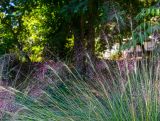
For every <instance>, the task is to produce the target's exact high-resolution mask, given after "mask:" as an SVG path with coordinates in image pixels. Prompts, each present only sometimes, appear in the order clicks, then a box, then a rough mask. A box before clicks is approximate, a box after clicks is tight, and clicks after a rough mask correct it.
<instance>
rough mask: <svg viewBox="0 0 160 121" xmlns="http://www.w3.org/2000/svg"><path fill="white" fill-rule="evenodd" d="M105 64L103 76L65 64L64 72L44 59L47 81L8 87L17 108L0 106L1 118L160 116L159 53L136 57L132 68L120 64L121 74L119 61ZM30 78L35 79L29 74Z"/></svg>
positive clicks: (119, 120)
mask: <svg viewBox="0 0 160 121" xmlns="http://www.w3.org/2000/svg"><path fill="white" fill-rule="evenodd" d="M124 64H125V65H124V67H129V66H128V65H127V64H128V63H127V62H125V63H124ZM93 65H94V64H93ZM104 65H105V66H106V68H105V69H106V70H105V71H103V74H105V73H106V74H107V73H109V74H107V75H108V76H107V77H108V79H107V78H105V77H103V78H96V76H95V77H94V78H92V79H91V78H89V77H85V76H81V75H80V74H79V73H78V72H77V71H76V70H75V69H73V68H72V69H70V68H69V67H68V66H67V65H65V64H64V67H65V70H67V72H68V73H67V75H65V77H64V75H61V74H60V73H59V72H58V71H57V70H55V68H53V67H51V66H50V65H48V66H47V67H48V69H49V72H47V74H46V75H47V77H48V79H50V82H47V80H43V83H32V84H31V85H32V87H33V88H32V89H31V88H26V89H23V90H21V91H18V89H17V90H16V89H11V88H10V90H11V91H10V92H12V93H13V92H14V93H13V95H14V104H15V105H16V106H17V109H16V110H15V111H11V112H9V111H6V110H4V112H3V113H5V115H3V117H2V120H4V121H5V120H15V121H159V118H160V101H159V98H160V90H159V86H160V62H159V58H157V57H156V59H155V58H153V59H151V60H147V59H144V60H141V61H139V62H136V63H135V65H134V67H132V71H130V70H129V68H126V69H125V70H124V71H125V72H124V73H125V74H122V71H121V68H120V66H117V68H116V69H113V68H112V67H111V66H109V65H108V63H104ZM92 67H93V68H94V66H92ZM93 70H94V71H95V72H94V75H97V76H98V75H101V76H102V75H103V74H102V72H100V71H98V70H96V68H94V69H93ZM40 75H41V74H40ZM51 75H52V76H51ZM53 75H54V76H53ZM109 76H110V77H109ZM45 79H46V78H45ZM30 81H32V82H34V81H35V80H34V78H32V79H30ZM36 81H38V80H36ZM39 81H40V80H39ZM40 82H41V81H40ZM45 83H46V84H45ZM33 85H34V86H33ZM40 85H41V86H40ZM7 89H8V90H9V88H7ZM29 89H30V90H29ZM33 93H34V94H33Z"/></svg>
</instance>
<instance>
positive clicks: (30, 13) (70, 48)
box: [0, 0, 160, 70]
mask: <svg viewBox="0 0 160 121" xmlns="http://www.w3.org/2000/svg"><path fill="white" fill-rule="evenodd" d="M159 4H160V3H159V1H157V0H134V1H132V0H113V1H110V0H97V1H95V0H49V1H45V0H30V1H27V0H16V1H15V0H1V1H0V55H2V54H5V53H17V56H18V57H19V58H20V59H21V60H22V61H33V62H38V61H42V60H43V59H44V58H46V57H47V58H50V57H59V58H61V59H65V58H72V59H71V60H73V61H74V62H75V65H77V67H78V66H79V65H81V67H82V68H80V70H83V68H84V67H85V62H86V58H87V57H86V54H88V55H89V57H90V58H91V59H93V58H94V57H95V56H97V54H100V53H102V52H103V51H104V50H105V49H107V48H110V49H111V47H112V46H113V44H114V43H116V42H118V43H120V45H121V46H122V48H123V49H124V48H129V47H130V46H135V45H136V43H143V42H144V41H146V40H147V38H148V37H149V36H151V35H153V34H156V33H159V29H160V27H159V23H160V18H159V16H160V5H159ZM125 38H132V40H131V41H129V42H125V44H124V41H123V40H124V39H125Z"/></svg>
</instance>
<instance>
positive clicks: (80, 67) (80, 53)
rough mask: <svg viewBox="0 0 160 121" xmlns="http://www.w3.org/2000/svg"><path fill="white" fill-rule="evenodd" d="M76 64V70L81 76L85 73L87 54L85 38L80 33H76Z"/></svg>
mask: <svg viewBox="0 0 160 121" xmlns="http://www.w3.org/2000/svg"><path fill="white" fill-rule="evenodd" d="M74 36H75V40H74V62H75V68H76V69H77V71H78V72H79V73H80V74H84V73H85V52H84V43H83V38H82V37H81V34H80V32H78V31H75V32H74Z"/></svg>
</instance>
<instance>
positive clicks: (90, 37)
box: [86, 0, 98, 76]
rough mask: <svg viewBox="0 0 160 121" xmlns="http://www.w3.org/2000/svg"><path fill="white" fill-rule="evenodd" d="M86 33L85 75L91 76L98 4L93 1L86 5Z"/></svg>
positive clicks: (90, 0)
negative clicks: (87, 12)
mask: <svg viewBox="0 0 160 121" xmlns="http://www.w3.org/2000/svg"><path fill="white" fill-rule="evenodd" d="M88 10H89V14H88V26H87V28H88V33H87V49H86V50H87V54H88V57H87V60H88V61H87V62H88V63H87V69H86V73H87V75H88V76H92V74H93V68H92V66H91V65H94V63H95V29H94V24H95V20H96V17H97V15H96V13H97V10H98V4H97V2H95V1H94V0H89V3H88Z"/></svg>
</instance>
